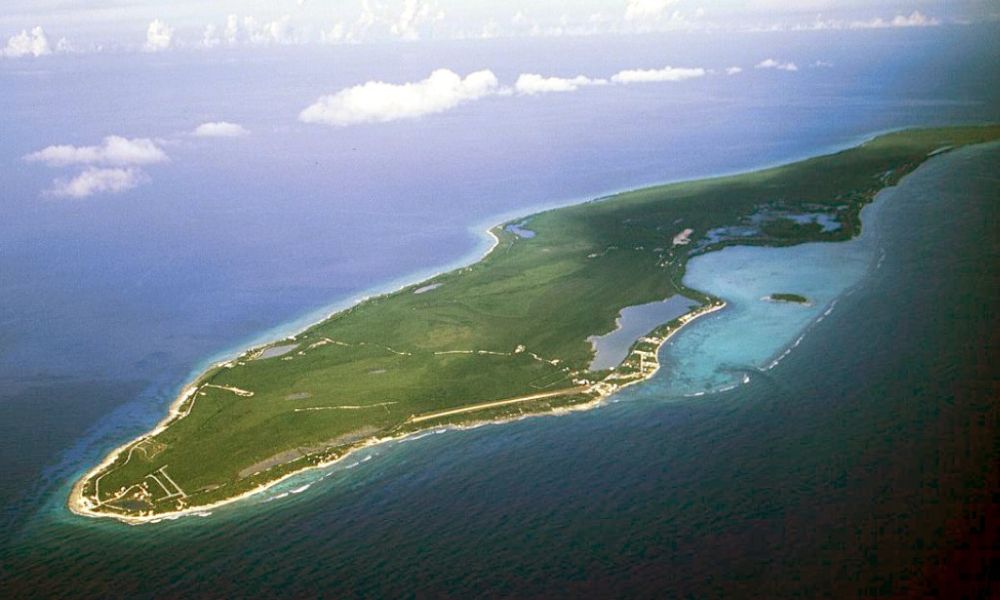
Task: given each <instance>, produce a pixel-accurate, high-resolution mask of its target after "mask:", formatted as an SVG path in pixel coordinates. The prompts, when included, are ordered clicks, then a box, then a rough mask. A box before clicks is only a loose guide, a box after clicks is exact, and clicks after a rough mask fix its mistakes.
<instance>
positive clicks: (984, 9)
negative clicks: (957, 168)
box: [0, 0, 1000, 58]
mask: <svg viewBox="0 0 1000 600" xmlns="http://www.w3.org/2000/svg"><path fill="white" fill-rule="evenodd" d="M996 20H1000V0H742V1H738V0H712V1H707V0H547V1H546V2H537V1H532V0H504V1H502V2H501V1H499V0H332V1H325V2H324V1H321V0H216V1H213V2H204V1H197V2H196V1H190V0H178V1H173V2H170V1H164V0H4V2H3V7H2V8H0V56H2V57H3V58H21V57H36V56H43V55H48V54H58V53H69V52H108V51H146V52H155V51H165V50H177V49H213V48H220V47H233V46H243V45H254V46H266V45H293V44H359V43H384V42H395V41H404V42H413V41H418V40H428V39H430V40H435V39H470V38H494V37H520V36H564V35H595V34H620V35H627V34H635V33H644V32H652V31H672V30H686V31H691V30H693V31H720V30H722V31H726V30H741V31H743V30H750V31H769V30H780V31H783V30H795V29H806V30H808V29H861V28H889V27H920V26H939V25H952V24H967V23H975V22H982V21H996Z"/></svg>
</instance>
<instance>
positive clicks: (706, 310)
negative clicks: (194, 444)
mask: <svg viewBox="0 0 1000 600" xmlns="http://www.w3.org/2000/svg"><path fill="white" fill-rule="evenodd" d="M489 234H490V235H491V236H492V237H493V238H494V239H495V240H496V241H497V242H499V238H497V237H496V235H495V234H493V232H492V228H491V229H490V231H489ZM495 247H496V244H494V245H493V247H492V248H491V249H490V251H491V252H492V250H493V248H495ZM410 285H413V284H410ZM410 285H407V286H404V289H405V288H406V287H410ZM726 306H727V304H726V302H725V301H722V300H720V301H719V302H718V303H715V304H706V305H702V306H700V307H698V308H696V309H694V310H692V311H691V312H688V313H685V314H684V315H681V316H680V317H678V318H677V320H678V321H679V324H678V325H677V326H675V327H674V328H672V329H671V330H670V331H669V332H667V334H666V335H664V336H663V338H662V339H661V340H660V342H659V343H658V344H657V346H656V351H655V352H654V354H655V356H656V361H655V364H654V368H653V369H651V370H649V372H648V373H643V374H642V376H641V377H640V378H638V379H634V380H632V381H628V382H625V383H622V384H620V385H616V386H615V387H614V389H612V390H607V391H602V390H600V389H596V390H594V391H597V393H598V395H597V397H595V398H594V399H593V400H591V401H589V402H582V403H580V404H573V405H569V406H560V407H556V408H551V409H549V410H545V411H539V412H533V413H528V414H520V415H517V416H510V417H498V418H494V419H482V420H478V421H471V422H469V423H462V424H450V425H432V426H429V427H425V428H421V429H416V430H414V431H408V432H406V433H403V434H400V435H393V436H389V437H375V438H370V439H368V440H365V441H364V442H362V443H360V444H358V445H357V446H355V447H352V448H350V449H349V450H347V451H346V452H344V454H342V455H340V456H338V457H336V458H334V459H331V460H329V461H324V462H320V463H318V464H315V465H308V466H304V467H303V468H301V469H298V470H296V471H292V472H290V473H286V474H284V475H282V476H281V477H278V478H277V479H274V480H272V481H268V482H266V483H263V484H261V485H260V486H258V487H255V488H253V489H250V490H247V491H246V492H243V493H242V494H238V495H236V496H233V497H231V498H227V499H225V500H220V501H218V502H213V503H211V504H205V505H202V506H192V507H189V508H185V509H183V510H177V511H170V512H164V513H159V514H156V515H147V516H139V517H130V516H125V515H117V514H113V513H106V512H96V511H94V510H92V504H91V503H90V502H89V501H88V500H87V499H86V498H85V497H84V496H83V493H82V490H83V485H84V484H85V483H86V482H87V481H88V480H89V479H90V477H91V476H93V475H96V474H97V473H99V472H100V471H101V470H102V469H104V468H105V467H107V466H109V465H110V464H111V463H113V462H114V461H115V460H116V459H117V458H118V457H119V456H120V455H121V453H122V452H124V451H126V450H128V449H129V447H131V446H134V445H135V444H137V443H139V442H140V441H142V440H144V439H146V438H148V437H150V436H153V435H156V434H157V433H159V432H160V431H162V430H163V429H165V428H166V427H167V426H168V425H169V424H170V423H171V422H173V421H174V420H175V419H178V418H183V416H184V415H185V414H186V412H185V411H181V410H180V408H181V407H182V406H183V405H184V402H185V401H186V400H187V399H188V398H193V394H194V392H195V391H197V389H198V386H197V380H196V381H194V382H192V383H190V384H188V385H187V386H185V388H184V389H183V391H182V392H181V394H179V395H178V397H177V398H176V399H175V400H174V401H173V402H172V403H171V405H170V410H169V412H168V414H167V416H166V417H165V418H164V419H162V420H161V421H160V422H159V423H157V425H156V427H155V428H153V429H151V430H149V431H147V432H146V433H144V434H143V435H141V436H139V437H137V438H134V439H132V440H129V441H128V442H126V443H125V444H122V445H121V446H119V447H117V448H115V449H114V450H112V451H111V452H109V453H108V454H107V455H106V456H105V457H104V460H102V461H101V462H100V464H98V465H96V466H94V467H93V468H91V469H90V470H89V471H87V472H86V473H85V474H84V475H83V476H81V477H79V478H78V479H77V481H76V482H75V483H74V484H73V488H72V490H71V492H70V495H69V498H68V499H67V503H66V506H67V508H68V509H69V511H70V512H71V513H73V514H75V515H77V516H81V517H87V518H91V519H112V520H115V521H119V522H121V523H124V524H126V525H146V524H155V523H159V522H161V521H173V520H176V519H179V518H181V517H187V516H197V515H199V514H202V513H206V512H210V511H212V510H215V509H218V508H222V507H224V506H228V505H230V504H235V503H237V502H240V501H243V500H248V499H250V498H252V497H254V496H257V495H258V494H262V493H264V492H266V491H267V490H269V489H272V488H274V487H276V486H278V485H280V484H281V483H284V482H285V481H287V480H289V479H291V478H293V477H297V476H300V475H302V474H304V473H308V472H310V471H314V470H321V469H325V468H328V467H331V466H334V465H336V464H337V463H339V462H340V461H342V460H345V459H347V458H348V457H350V456H352V455H354V454H355V453H357V452H360V451H361V450H365V449H367V448H372V447H375V446H379V445H381V444H386V443H389V442H398V441H402V440H405V439H407V438H411V437H415V436H419V435H423V434H426V433H427V432H428V431H433V430H435V429H444V430H446V431H462V430H466V429H474V428H477V427H482V426H485V425H502V424H504V423H512V422H515V421H520V420H523V419H529V418H536V417H551V416H561V415H566V414H570V413H575V412H584V411H589V410H593V409H596V408H598V407H599V406H601V405H602V404H604V402H605V401H606V400H607V399H608V398H610V397H612V396H614V395H615V394H617V393H618V392H620V391H621V390H624V389H625V388H627V387H630V386H633V385H637V384H640V383H644V382H646V381H648V380H649V379H651V378H653V377H654V376H655V375H656V374H657V373H658V372H659V371H660V367H661V364H660V360H659V355H660V351H661V350H662V349H663V346H664V345H665V344H666V343H667V342H668V341H670V339H671V338H673V336H674V335H676V334H677V333H679V332H680V331H682V330H683V329H684V328H685V327H687V326H688V325H690V324H691V323H694V322H695V321H697V320H698V319H699V318H701V317H703V316H706V315H709V314H712V313H715V312H718V311H720V310H722V309H724V308H726ZM662 326H663V325H660V326H659V327H662ZM659 327H658V328H659ZM251 350H252V349H251ZM199 379H200V377H199ZM601 383H602V382H597V384H595V385H596V386H600V384H601ZM605 385H606V384H605ZM592 387H593V386H592ZM192 405H193V402H192ZM188 410H190V407H189V409H188Z"/></svg>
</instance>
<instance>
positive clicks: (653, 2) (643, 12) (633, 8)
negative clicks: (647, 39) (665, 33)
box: [625, 0, 677, 21]
mask: <svg viewBox="0 0 1000 600" xmlns="http://www.w3.org/2000/svg"><path fill="white" fill-rule="evenodd" d="M676 3H677V0H628V2H627V3H626V5H625V20H626V21H639V20H644V19H659V18H660V17H662V16H663V15H664V14H666V12H667V9H668V8H670V7H671V6H673V5H674V4H676Z"/></svg>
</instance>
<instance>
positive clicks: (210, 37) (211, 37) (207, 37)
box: [201, 24, 222, 48]
mask: <svg viewBox="0 0 1000 600" xmlns="http://www.w3.org/2000/svg"><path fill="white" fill-rule="evenodd" d="M221 43H222V40H220V39H219V28H218V27H216V26H215V25H211V24H210V25H206V26H205V31H204V33H202V35H201V45H202V46H204V47H205V48H215V47H216V46H218V45H219V44H221Z"/></svg>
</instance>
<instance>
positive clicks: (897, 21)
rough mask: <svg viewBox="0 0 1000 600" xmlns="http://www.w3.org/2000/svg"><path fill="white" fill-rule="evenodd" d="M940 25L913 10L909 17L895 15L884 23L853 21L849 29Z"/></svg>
mask: <svg viewBox="0 0 1000 600" xmlns="http://www.w3.org/2000/svg"><path fill="white" fill-rule="evenodd" d="M940 24H941V20H940V19H935V18H933V17H928V16H927V15H925V14H923V13H922V12H920V11H919V10H915V11H913V12H912V13H910V15H909V16H904V15H896V17H895V18H894V19H892V20H891V21H884V20H882V19H873V20H871V21H855V22H854V23H851V27H852V28H853V29H881V28H886V27H934V26H936V25H940Z"/></svg>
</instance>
